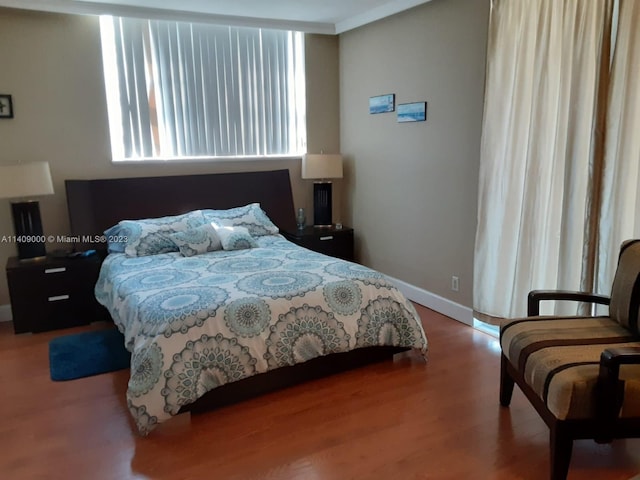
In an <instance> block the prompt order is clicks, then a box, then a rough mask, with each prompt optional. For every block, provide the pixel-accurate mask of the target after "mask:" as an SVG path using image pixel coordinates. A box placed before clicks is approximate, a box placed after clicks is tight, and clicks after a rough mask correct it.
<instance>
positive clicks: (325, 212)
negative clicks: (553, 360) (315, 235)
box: [302, 153, 342, 227]
mask: <svg viewBox="0 0 640 480" xmlns="http://www.w3.org/2000/svg"><path fill="white" fill-rule="evenodd" d="M302 178H303V179H312V180H315V182H313V224H314V226H316V227H330V226H331V225H332V221H333V215H332V212H331V194H332V192H331V180H329V179H331V178H342V155H339V154H325V153H320V154H306V155H304V156H303V157H302Z"/></svg>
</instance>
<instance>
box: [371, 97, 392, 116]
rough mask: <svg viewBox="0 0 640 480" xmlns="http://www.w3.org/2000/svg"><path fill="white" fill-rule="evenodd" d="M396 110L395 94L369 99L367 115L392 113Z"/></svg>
mask: <svg viewBox="0 0 640 480" xmlns="http://www.w3.org/2000/svg"><path fill="white" fill-rule="evenodd" d="M395 108H396V94H395V93H390V94H388V95H378V96H377V97H369V113H387V112H393V111H394V110H395Z"/></svg>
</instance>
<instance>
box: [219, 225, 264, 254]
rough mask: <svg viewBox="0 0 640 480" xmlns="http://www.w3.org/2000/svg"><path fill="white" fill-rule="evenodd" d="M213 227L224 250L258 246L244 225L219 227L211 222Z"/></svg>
mask: <svg viewBox="0 0 640 480" xmlns="http://www.w3.org/2000/svg"><path fill="white" fill-rule="evenodd" d="M213 228H214V229H215V230H216V235H218V237H219V238H220V242H221V243H222V248H223V249H224V250H244V249H247V248H256V247H257V246H258V244H257V243H256V241H255V240H254V239H253V237H252V236H251V234H250V233H249V230H247V228H246V227H220V226H217V225H216V224H213Z"/></svg>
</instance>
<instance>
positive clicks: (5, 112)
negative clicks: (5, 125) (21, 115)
mask: <svg viewBox="0 0 640 480" xmlns="http://www.w3.org/2000/svg"><path fill="white" fill-rule="evenodd" d="M0 118H13V103H12V102H11V95H4V94H0Z"/></svg>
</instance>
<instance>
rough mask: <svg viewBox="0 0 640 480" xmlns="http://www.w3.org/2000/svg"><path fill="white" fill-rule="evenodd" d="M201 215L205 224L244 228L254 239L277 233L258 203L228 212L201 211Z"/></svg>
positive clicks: (276, 228)
mask: <svg viewBox="0 0 640 480" xmlns="http://www.w3.org/2000/svg"><path fill="white" fill-rule="evenodd" d="M202 213H203V215H204V217H205V219H206V221H207V222H214V223H215V224H216V225H218V226H223V227H245V228H247V230H249V233H250V234H251V235H253V236H254V237H261V236H263V235H275V234H276V233H278V232H279V230H278V227H276V226H275V225H274V223H273V222H272V221H271V220H270V219H269V217H268V216H267V214H266V213H265V212H264V210H262V208H260V204H259V203H251V204H249V205H245V206H244V207H236V208H230V209H228V210H203V211H202Z"/></svg>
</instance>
